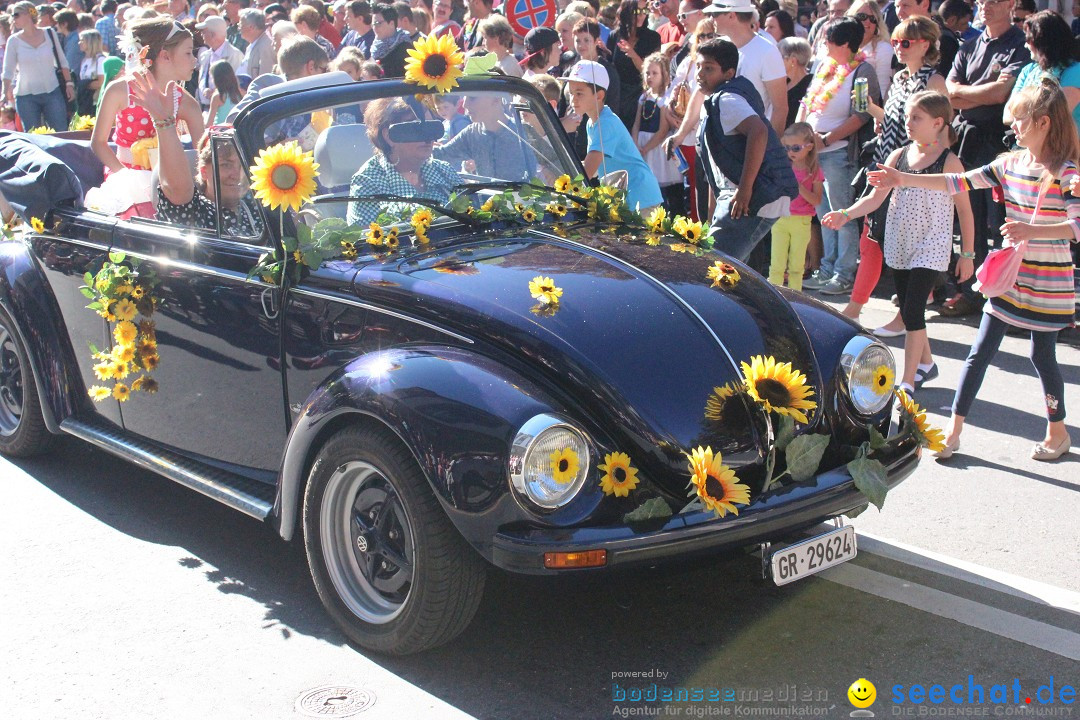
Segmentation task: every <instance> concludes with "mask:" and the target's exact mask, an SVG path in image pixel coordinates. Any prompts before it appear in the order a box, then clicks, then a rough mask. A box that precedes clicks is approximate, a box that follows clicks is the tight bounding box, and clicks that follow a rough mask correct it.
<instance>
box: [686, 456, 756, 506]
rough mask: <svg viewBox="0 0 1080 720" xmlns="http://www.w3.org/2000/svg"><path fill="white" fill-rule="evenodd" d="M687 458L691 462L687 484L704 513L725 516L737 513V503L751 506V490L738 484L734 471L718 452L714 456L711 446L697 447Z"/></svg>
mask: <svg viewBox="0 0 1080 720" xmlns="http://www.w3.org/2000/svg"><path fill="white" fill-rule="evenodd" d="M686 457H687V458H689V460H690V483H691V484H692V485H693V486H694V491H695V492H696V493H697V496H698V497H699V498H701V503H702V505H704V506H705V509H706V510H712V511H713V512H714V513H716V514H717V515H718V516H719V517H724V516H725V515H727V514H728V513H729V512H730V513H732V514H733V515H738V514H739V509H738V508H737V507H735V504H736V503H738V504H739V505H749V504H750V488H749V487H747V486H746V485H743V484H742V483H740V482H739V478H738V477H736V475H735V471H734V470H732V469H731V468H729V467H728V466H727V465H724V462H723V457H722V456H721V455H720V453H716V454H715V455H714V454H713V451H712V447H707V448H704V449H702V448H701V447H698V448H697V449H696V450H694V451H693V452H692V453H687V454H686ZM710 481H711V482H710Z"/></svg>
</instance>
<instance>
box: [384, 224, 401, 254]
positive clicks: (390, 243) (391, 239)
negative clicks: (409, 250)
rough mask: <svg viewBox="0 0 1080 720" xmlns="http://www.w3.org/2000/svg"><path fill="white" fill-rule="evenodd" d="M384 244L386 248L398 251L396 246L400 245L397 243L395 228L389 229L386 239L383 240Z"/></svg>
mask: <svg viewBox="0 0 1080 720" xmlns="http://www.w3.org/2000/svg"><path fill="white" fill-rule="evenodd" d="M384 242H385V243H386V247H388V248H390V249H391V250H397V249H398V245H400V243H399V242H398V236H397V228H390V231H389V232H388V233H386V239H385V240H384Z"/></svg>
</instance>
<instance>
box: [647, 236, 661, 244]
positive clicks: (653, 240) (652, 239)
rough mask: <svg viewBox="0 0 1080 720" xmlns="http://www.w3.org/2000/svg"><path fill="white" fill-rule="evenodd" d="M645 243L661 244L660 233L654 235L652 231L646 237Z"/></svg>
mask: <svg viewBox="0 0 1080 720" xmlns="http://www.w3.org/2000/svg"><path fill="white" fill-rule="evenodd" d="M645 244H646V245H653V246H656V245H659V244H660V236H659V235H653V234H652V233H650V234H649V235H647V236H646V237H645Z"/></svg>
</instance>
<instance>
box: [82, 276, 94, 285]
mask: <svg viewBox="0 0 1080 720" xmlns="http://www.w3.org/2000/svg"><path fill="white" fill-rule="evenodd" d="M82 279H83V282H84V283H86V284H87V285H90V286H93V284H94V276H93V275H91V274H90V273H86V274H85V275H83V276H82Z"/></svg>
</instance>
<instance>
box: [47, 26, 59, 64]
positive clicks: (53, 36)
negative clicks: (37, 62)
mask: <svg viewBox="0 0 1080 720" xmlns="http://www.w3.org/2000/svg"><path fill="white" fill-rule="evenodd" d="M45 34H47V35H48V36H49V45H50V47H52V56H53V62H55V63H56V69H57V70H59V69H61V68H62V67H63V66H62V65H61V64H60V55H59V53H57V52H56V44H57V43H58V42H60V40H59V39H58V38H57V37H56V33H55V32H54V31H53V29H52V28H45Z"/></svg>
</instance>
